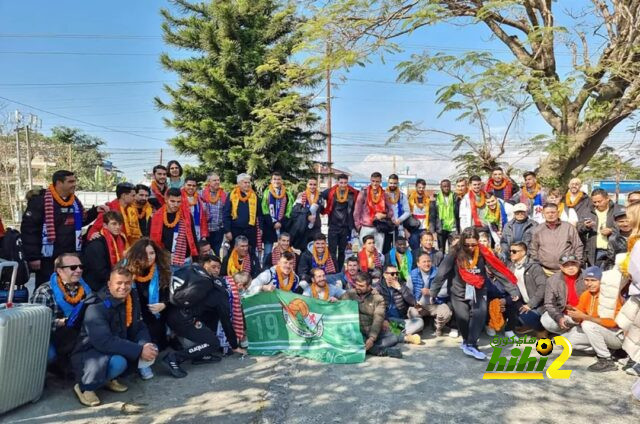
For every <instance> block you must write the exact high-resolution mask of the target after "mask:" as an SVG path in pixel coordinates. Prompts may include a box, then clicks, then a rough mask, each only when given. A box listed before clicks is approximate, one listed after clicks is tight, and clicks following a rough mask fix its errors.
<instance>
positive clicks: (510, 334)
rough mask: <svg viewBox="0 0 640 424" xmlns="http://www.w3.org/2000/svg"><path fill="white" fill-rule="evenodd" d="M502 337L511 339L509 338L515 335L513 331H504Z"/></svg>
mask: <svg viewBox="0 0 640 424" xmlns="http://www.w3.org/2000/svg"><path fill="white" fill-rule="evenodd" d="M504 336H505V337H509V338H511V337H515V336H516V333H514V332H513V331H505V332H504Z"/></svg>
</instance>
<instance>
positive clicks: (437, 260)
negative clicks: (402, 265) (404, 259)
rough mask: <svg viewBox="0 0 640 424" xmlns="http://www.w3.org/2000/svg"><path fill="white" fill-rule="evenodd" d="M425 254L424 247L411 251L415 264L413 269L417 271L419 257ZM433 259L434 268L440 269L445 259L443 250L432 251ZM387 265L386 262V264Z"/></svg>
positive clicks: (433, 249) (434, 249)
mask: <svg viewBox="0 0 640 424" xmlns="http://www.w3.org/2000/svg"><path fill="white" fill-rule="evenodd" d="M422 252H424V250H423V249H422V247H418V248H417V249H413V250H412V251H411V256H412V257H413V264H411V269H416V268H417V267H418V257H419V256H420V255H421V254H422ZM429 256H430V257H431V264H432V266H435V267H439V266H440V264H441V263H442V260H443V259H444V253H442V251H441V250H438V249H436V248H432V249H431V253H429ZM385 263H386V262H385Z"/></svg>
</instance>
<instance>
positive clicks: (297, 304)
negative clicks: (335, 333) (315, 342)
mask: <svg viewBox="0 0 640 424" xmlns="http://www.w3.org/2000/svg"><path fill="white" fill-rule="evenodd" d="M281 304H282V315H283V316H284V322H285V323H286V324H287V328H289V329H290V330H291V331H293V332H294V333H296V334H297V335H298V336H300V337H304V338H305V339H312V338H314V337H322V332H323V331H324V323H323V322H322V314H317V313H315V312H310V311H309V305H307V302H305V301H304V300H303V299H300V298H296V299H293V300H292V301H291V302H289V304H288V305H287V304H285V303H284V302H281Z"/></svg>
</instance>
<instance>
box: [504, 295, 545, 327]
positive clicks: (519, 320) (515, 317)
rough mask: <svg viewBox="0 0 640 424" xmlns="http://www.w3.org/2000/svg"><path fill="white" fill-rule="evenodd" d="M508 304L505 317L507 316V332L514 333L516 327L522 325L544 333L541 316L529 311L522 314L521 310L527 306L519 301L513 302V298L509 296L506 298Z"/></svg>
mask: <svg viewBox="0 0 640 424" xmlns="http://www.w3.org/2000/svg"><path fill="white" fill-rule="evenodd" d="M505 299H506V301H507V304H506V307H505V315H506V321H507V323H506V325H505V328H504V329H505V331H514V330H515V329H516V327H517V326H518V325H520V324H522V325H524V326H526V327H529V328H532V329H534V330H536V331H542V330H543V327H542V325H541V324H540V314H539V313H537V312H536V311H528V312H525V313H523V314H521V313H520V308H521V307H523V306H524V305H525V303H524V302H523V301H522V300H521V299H518V301H517V302H514V301H513V300H511V296H507V297H506V298H505Z"/></svg>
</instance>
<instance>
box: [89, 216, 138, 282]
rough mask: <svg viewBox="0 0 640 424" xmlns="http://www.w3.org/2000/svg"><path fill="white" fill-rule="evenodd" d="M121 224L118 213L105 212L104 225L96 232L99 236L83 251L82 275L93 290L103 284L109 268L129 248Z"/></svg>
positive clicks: (122, 256)
mask: <svg viewBox="0 0 640 424" xmlns="http://www.w3.org/2000/svg"><path fill="white" fill-rule="evenodd" d="M123 224H124V220H123V219H122V215H120V213H118V212H114V211H109V212H107V213H105V214H104V225H103V227H102V228H101V229H100V232H99V233H98V234H100V236H99V237H96V238H94V239H93V240H91V241H90V242H89V243H87V247H86V249H85V251H84V264H85V268H86V271H85V273H84V277H85V279H86V280H87V284H89V286H90V287H91V289H92V290H93V291H98V290H100V289H101V288H103V287H104V286H105V284H106V283H107V280H108V279H109V273H110V272H111V268H112V267H113V266H115V265H116V264H117V263H118V262H120V260H121V259H123V258H124V252H125V251H126V250H127V249H128V248H129V244H128V243H127V238H126V237H125V236H124V234H122V227H123Z"/></svg>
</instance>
